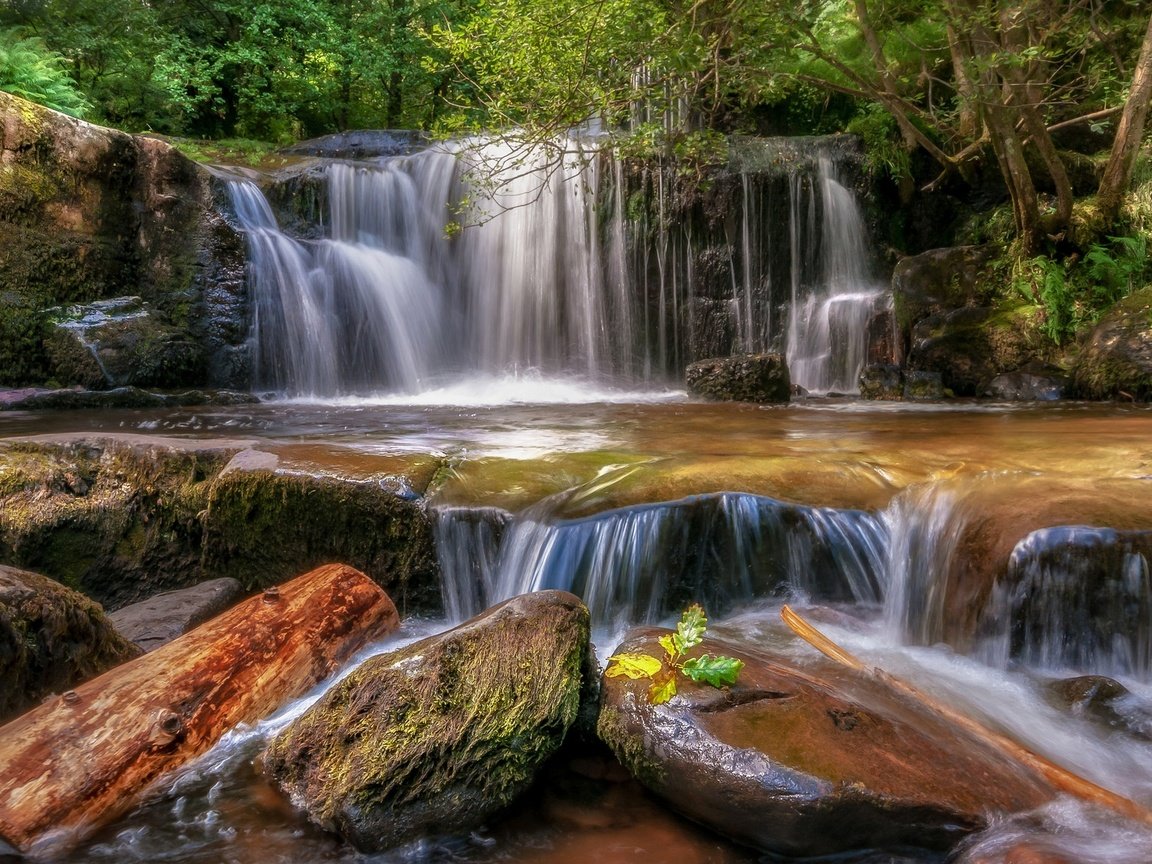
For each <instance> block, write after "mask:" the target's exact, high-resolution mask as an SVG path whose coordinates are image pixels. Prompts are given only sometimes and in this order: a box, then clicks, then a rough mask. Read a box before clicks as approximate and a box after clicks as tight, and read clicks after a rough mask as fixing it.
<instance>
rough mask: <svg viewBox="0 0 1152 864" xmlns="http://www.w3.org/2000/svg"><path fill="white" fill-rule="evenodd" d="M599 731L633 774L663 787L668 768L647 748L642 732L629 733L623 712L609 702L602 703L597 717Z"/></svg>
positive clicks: (605, 741)
mask: <svg viewBox="0 0 1152 864" xmlns="http://www.w3.org/2000/svg"><path fill="white" fill-rule="evenodd" d="M596 734H597V735H599V736H600V740H601V741H603V742H604V743H605V744H607V745H608V747H609V748H611V750H612V752H613V753H615V754H616V758H617V759H619V760H620V764H621V765H623V766H624V767H625V768H627V769H628V770H629V771H630V772H631V774H632V776H633V777H635V778H636V779H637V780H639V781H640V782H641V783H643V784H644V785H645V786H647V787H649V788H651V789H660V788H662V787H663V786H664V782H665V780H666V779H667V772H666V770H665V768H664V766H663V765H661V764H660V763H659V762H658V761H657V760H656V759H654V758H653V757H652V755H651V754H650V753H649V752H648V750H647V748H646V747H645V745H644V739H643V736H641V735H633V734H630V733H629V731H628V729H627V727H626V726H625V722H624V717H623V715H622V713H621V712H619V711H617V710H616V709H615V708H613V707H611V706H610V705H608V704H607V703H601V706H600V717H599V719H598V720H597V721H596Z"/></svg>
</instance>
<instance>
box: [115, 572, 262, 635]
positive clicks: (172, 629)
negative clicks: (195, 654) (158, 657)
mask: <svg viewBox="0 0 1152 864" xmlns="http://www.w3.org/2000/svg"><path fill="white" fill-rule="evenodd" d="M243 596H244V589H243V588H242V587H241V586H240V583H239V582H237V581H236V580H235V579H209V580H208V581H207V582H201V583H200V584H199V585H193V586H192V587H191V588H181V589H179V590H177V591H165V592H163V593H161V594H157V595H156V596H154V597H149V598H148V599H147V600H142V601H141V602H139V603H133V604H132V605H131V606H125V607H124V608H122V609H117V610H116V611H115V612H112V613H110V614H109V615H108V620H109V621H111V622H112V625H113V626H114V627H115V628H116V630H117V631H118V632H119V633H120V635H122V636H124V637H125V638H126V639H128V640H129V641H131V642H133V643H134V644H135V645H137V646H138V647H139V648H140V649H141V650H143V651H152V650H153V649H155V648H159V647H160V646H161V645H167V644H168V643H169V642H171V641H172V640H173V639H175V638H176V637H177V636H183V635H184V634H185V633H187V632H188V631H189V630H191V629H192V628H193V627H195V626H196V625H197V624H202V623H203V622H205V621H207V620H208V619H209V618H211V617H212V616H213V615H217V614H219V613H220V612H223V611H224V610H225V609H227V608H228V607H229V606H231V605H232V604H233V603H235V602H236V601H237V600H239V599H240V598H241V597H243Z"/></svg>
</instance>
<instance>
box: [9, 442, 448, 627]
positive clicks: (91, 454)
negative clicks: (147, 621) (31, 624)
mask: <svg viewBox="0 0 1152 864" xmlns="http://www.w3.org/2000/svg"><path fill="white" fill-rule="evenodd" d="M246 444H247V442H229V441H227V440H224V441H215V442H200V441H191V440H190V441H187V442H179V441H174V440H171V439H159V438H157V439H153V438H148V437H147V436H120V437H118V438H115V439H99V440H83V439H80V440H74V441H70V442H60V443H56V442H51V441H47V442H16V443H8V444H6V445H5V446H4V447H0V562H5V563H10V564H14V565H16V566H21V567H27V568H29V569H33V570H37V571H40V572H43V573H45V574H47V575H49V576H51V577H52V578H54V579H57V580H58V581H60V582H63V583H64V584H66V585H68V586H69V587H72V588H75V589H78V590H81V591H83V592H84V593H86V594H88V595H89V596H91V597H93V598H95V599H97V600H98V601H100V602H101V603H103V604H104V605H105V606H106V607H108V608H120V607H122V606H125V605H127V604H130V603H135V602H139V601H141V600H145V599H147V598H148V597H151V596H152V595H154V594H157V593H159V592H161V591H168V590H172V589H177V588H186V587H189V586H192V585H196V584H198V583H200V582H203V581H205V580H208V579H214V578H218V577H225V576H226V577H231V578H234V579H237V580H238V581H239V582H240V583H241V584H242V585H243V586H244V587H245V589H246V590H256V589H258V588H262V587H265V586H267V585H272V584H277V583H279V582H283V581H284V580H286V579H289V578H291V577H293V576H297V575H299V574H300V573H301V572H303V571H305V570H307V569H309V568H311V567H315V566H319V565H321V564H325V563H330V562H331V561H345V562H347V563H349V564H351V565H353V566H356V567H358V568H359V569H361V570H363V571H364V572H366V573H368V575H370V576H371V577H372V578H373V579H375V580H377V581H378V582H379V583H380V584H381V585H382V586H384V587H385V588H386V590H388V591H390V592H394V595H393V596H395V598H396V600H397V602H398V603H404V604H405V605H406V608H407V609H408V610H411V611H426V612H436V611H439V610H440V608H441V599H440V590H439V579H438V574H437V571H436V566H435V555H434V551H433V542H432V530H431V524H430V521H429V519H428V516H427V514H426V513H425V512H424V510H423V507H422V505H421V502H420V500H419V495H420V493H422V492H423V490H424V488H425V487H426V485H427V483H428V482H429V480H430V478H431V475H432V473H433V472H434V471H435V469H436V465H437V464H438V463H437V462H436V461H435V460H430V459H427V458H423V457H413V458H412V459H411V460H408V461H405V462H404V463H403V464H402V465H398V466H397V473H396V474H395V476H389V477H387V478H372V479H366V480H352V479H344V478H341V477H335V476H312V475H308V474H301V473H293V472H289V471H278V470H275V462H274V461H270V460H263V461H260V460H251V459H249V460H247V461H245V460H243V459H242V460H241V464H240V465H239V466H233V470H231V471H228V472H227V473H225V468H227V467H228V465H229V462H230V460H231V458H232V457H233V455H234V454H236V453H238V452H242V451H244V450H246ZM266 455H267V454H266Z"/></svg>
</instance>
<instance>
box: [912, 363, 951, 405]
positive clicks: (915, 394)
mask: <svg viewBox="0 0 1152 864" xmlns="http://www.w3.org/2000/svg"><path fill="white" fill-rule="evenodd" d="M903 395H904V398H905V399H907V400H908V401H909V402H935V401H938V400H940V399H943V398H944V396H945V395H946V394H945V392H944V381H943V376H941V374H940V373H939V372H923V371H920V370H914V371H911V372H908V373H906V374H905V376H904V394H903Z"/></svg>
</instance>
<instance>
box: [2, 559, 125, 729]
mask: <svg viewBox="0 0 1152 864" xmlns="http://www.w3.org/2000/svg"><path fill="white" fill-rule="evenodd" d="M138 654H140V649H139V648H137V647H136V646H135V645H133V644H132V643H131V642H129V641H128V640H127V639H125V638H124V637H123V636H122V635H121V634H120V633H118V632H117V631H116V628H115V627H114V626H113V625H112V623H111V622H110V621H109V620H108V619H107V618H106V617H105V616H104V612H103V610H102V609H101V608H100V606H99V605H98V604H97V603H94V602H93V601H91V600H89V599H88V598H87V597H85V596H84V595H82V594H79V593H77V592H75V591H72V590H70V589H68V588H65V587H64V586H63V585H61V584H60V583H58V582H55V581H54V580H52V579H49V578H48V577H46V576H41V575H39V574H37V573H30V572H28V571H26V570H17V569H16V568H14V567H7V566H4V565H0V681H3V682H4V686H3V687H0V723H3V722H5V721H7V720H8V719H10V718H12V717H14V716H16V715H17V714H20V713H21V712H23V711H25V710H27V709H28V708H31V707H32V706H34V705H35V704H37V703H38V702H39V701H40V700H41V699H43V698H44V697H45V696H47V695H48V694H49V693H58V692H60V691H62V690H68V689H69V688H71V687H73V686H74V685H76V684H79V683H81V682H82V681H86V680H88V679H89V678H94V677H95V676H97V675H99V674H100V673H101V672H104V671H106V670H108V669H111V668H112V667H113V666H117V665H119V664H120V663H123V662H124V661H125V660H131V659H132V658H133V657H136V656H137V655H138Z"/></svg>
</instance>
